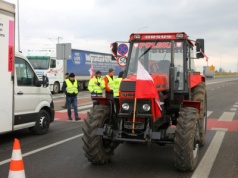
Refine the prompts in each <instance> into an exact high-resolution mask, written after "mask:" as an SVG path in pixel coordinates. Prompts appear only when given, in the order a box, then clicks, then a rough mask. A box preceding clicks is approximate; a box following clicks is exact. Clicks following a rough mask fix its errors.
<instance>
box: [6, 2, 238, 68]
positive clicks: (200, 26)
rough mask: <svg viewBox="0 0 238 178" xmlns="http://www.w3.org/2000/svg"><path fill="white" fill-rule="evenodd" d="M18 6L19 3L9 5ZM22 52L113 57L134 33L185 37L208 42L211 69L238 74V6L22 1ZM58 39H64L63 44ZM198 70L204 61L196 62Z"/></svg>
mask: <svg viewBox="0 0 238 178" xmlns="http://www.w3.org/2000/svg"><path fill="white" fill-rule="evenodd" d="M6 1H8V2H12V3H15V4H16V3H17V0H6ZM19 4H20V42H21V43H20V48H21V50H22V51H23V53H24V54H26V55H27V51H28V50H34V49H49V48H54V47H55V44H56V43H57V42H58V39H59V42H60V43H72V47H73V48H75V49H82V50H91V51H98V52H106V53H110V48H109V46H110V43H111V42H114V41H118V40H120V41H123V40H124V41H128V40H129V36H130V34H131V33H134V32H138V31H140V32H172V31H178V32H179V31H182V32H186V33H187V34H188V35H189V36H190V38H191V39H194V40H195V39H197V38H204V40H205V53H206V55H207V56H208V57H209V61H208V65H214V66H215V67H216V69H218V68H220V66H221V67H222V68H224V69H225V70H227V71H229V70H231V71H238V10H237V8H238V0H209V1H208V0H166V1H165V0H67V1H63V0H62V1H61V0H19ZM59 37H60V38H59ZM197 64H198V66H199V67H201V66H203V65H206V64H207V63H206V61H205V59H199V60H198V61H197Z"/></svg>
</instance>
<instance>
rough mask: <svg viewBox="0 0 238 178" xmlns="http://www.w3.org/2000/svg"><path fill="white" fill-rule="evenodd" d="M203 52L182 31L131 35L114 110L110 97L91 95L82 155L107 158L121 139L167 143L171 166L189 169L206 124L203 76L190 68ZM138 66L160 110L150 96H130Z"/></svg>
mask: <svg viewBox="0 0 238 178" xmlns="http://www.w3.org/2000/svg"><path fill="white" fill-rule="evenodd" d="M118 44H119V43H113V48H112V52H113V54H114V55H117V54H118V51H117V50H118ZM116 57H117V56H116ZM203 57H204V40H203V39H197V40H196V41H193V40H191V39H189V37H188V35H187V34H186V33H184V32H171V33H134V34H131V35H130V40H129V51H128V56H127V57H124V59H126V68H125V75H124V79H123V80H122V82H121V85H120V95H119V103H120V111H119V113H116V111H115V109H114V101H113V100H111V99H107V98H95V100H97V105H95V106H94V107H93V108H92V110H91V111H90V112H89V113H88V117H87V118H86V119H85V124H84V127H83V132H84V136H83V142H84V146H83V148H84V151H85V155H86V157H87V158H88V160H89V161H90V162H91V163H93V164H104V163H107V162H108V161H109V160H110V159H111V157H112V156H113V152H114V149H115V148H116V147H117V146H118V145H119V144H120V143H123V142H138V143H147V144H148V145H151V144H152V143H156V144H159V145H166V144H171V143H173V144H174V158H175V167H176V168H177V169H178V170H181V171H193V170H194V169H195V168H196V166H197V163H198V153H199V147H200V146H203V145H204V143H205V135H206V124H207V97H206V86H205V78H204V77H203V76H201V75H200V73H199V72H195V69H194V60H196V59H198V58H203ZM138 65H142V66H143V68H144V69H145V70H146V71H147V72H148V74H149V76H151V78H152V79H153V84H154V85H153V86H152V87H150V88H153V87H155V89H156V92H157V97H158V99H159V103H160V110H159V112H160V113H158V105H157V104H156V103H158V102H156V100H155V98H154V97H153V98H150V97H148V98H137V99H136V88H137V87H136V85H137V76H138V75H141V74H140V71H138ZM147 89H148V87H146V86H145V87H143V90H147ZM168 129H169V132H168ZM171 130H172V132H171Z"/></svg>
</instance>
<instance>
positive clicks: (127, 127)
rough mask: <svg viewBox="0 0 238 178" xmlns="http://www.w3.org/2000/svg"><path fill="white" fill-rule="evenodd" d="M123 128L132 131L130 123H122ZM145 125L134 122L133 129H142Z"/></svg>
mask: <svg viewBox="0 0 238 178" xmlns="http://www.w3.org/2000/svg"><path fill="white" fill-rule="evenodd" d="M124 128H125V129H132V122H131V121H126V122H125V123H124ZM144 128H145V124H144V123H143V122H135V128H134V129H144Z"/></svg>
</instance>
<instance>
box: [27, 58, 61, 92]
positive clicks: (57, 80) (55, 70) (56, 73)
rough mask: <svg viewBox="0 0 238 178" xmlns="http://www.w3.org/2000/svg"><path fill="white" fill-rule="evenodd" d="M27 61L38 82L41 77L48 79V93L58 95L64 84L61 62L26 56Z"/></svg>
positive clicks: (53, 59)
mask: <svg viewBox="0 0 238 178" xmlns="http://www.w3.org/2000/svg"><path fill="white" fill-rule="evenodd" d="M27 59H28V60H29V61H30V63H31V65H32V66H33V68H34V70H35V72H36V74H37V76H38V78H39V79H40V80H42V76H43V75H45V76H47V77H48V78H49V88H50V91H51V92H53V93H59V92H60V88H61V87H62V85H63V82H64V72H63V60H58V59H55V58H52V57H51V56H42V55H31V56H27Z"/></svg>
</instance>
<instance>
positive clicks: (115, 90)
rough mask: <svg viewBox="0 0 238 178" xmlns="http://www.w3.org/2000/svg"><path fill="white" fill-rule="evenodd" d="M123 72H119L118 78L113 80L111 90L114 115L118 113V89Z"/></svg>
mask: <svg viewBox="0 0 238 178" xmlns="http://www.w3.org/2000/svg"><path fill="white" fill-rule="evenodd" d="M123 75H124V71H121V72H120V73H119V75H118V78H116V79H115V80H114V88H113V95H114V102H115V106H116V113H119V109H120V106H119V89H120V85H121V81H122V79H123Z"/></svg>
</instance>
